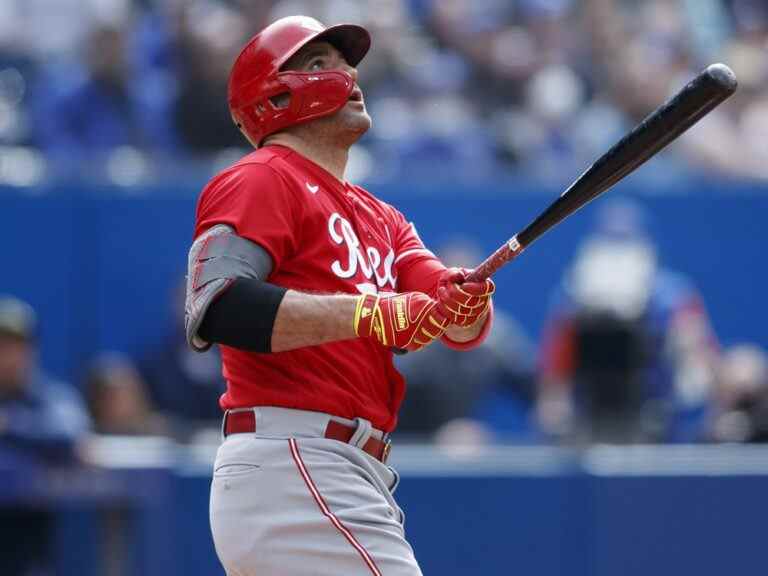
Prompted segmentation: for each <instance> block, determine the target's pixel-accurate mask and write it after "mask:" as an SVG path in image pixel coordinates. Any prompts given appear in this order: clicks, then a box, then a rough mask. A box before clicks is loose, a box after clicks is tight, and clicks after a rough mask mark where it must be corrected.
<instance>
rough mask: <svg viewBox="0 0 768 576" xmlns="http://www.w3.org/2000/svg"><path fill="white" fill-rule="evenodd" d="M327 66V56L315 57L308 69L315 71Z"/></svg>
mask: <svg viewBox="0 0 768 576" xmlns="http://www.w3.org/2000/svg"><path fill="white" fill-rule="evenodd" d="M323 68H325V58H313V59H312V60H310V62H309V67H308V70H309V71H310V72H314V71H317V70H322V69H323Z"/></svg>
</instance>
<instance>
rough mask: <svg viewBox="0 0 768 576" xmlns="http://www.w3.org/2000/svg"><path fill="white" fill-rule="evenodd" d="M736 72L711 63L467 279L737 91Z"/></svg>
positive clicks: (480, 276) (485, 273)
mask: <svg viewBox="0 0 768 576" xmlns="http://www.w3.org/2000/svg"><path fill="white" fill-rule="evenodd" d="M736 86H737V82H736V76H735V75H734V73H733V72H732V71H731V69H730V68H728V66H726V65H725V64H712V65H711V66H709V67H707V68H706V69H705V70H704V71H703V72H701V73H700V74H699V75H698V76H696V78H694V79H693V80H691V82H689V83H688V85H687V86H685V88H683V89H682V90H680V92H678V93H677V94H676V95H675V96H673V97H672V98H670V99H669V100H668V101H667V102H665V103H664V104H663V105H661V106H660V107H659V108H657V109H656V110H654V111H653V112H652V113H651V114H650V115H649V116H648V117H647V118H646V119H645V120H643V121H642V122H641V123H640V124H639V125H638V126H636V127H635V128H634V129H633V130H632V131H631V132H629V133H628V134H627V135H626V136H624V138H622V139H621V140H620V141H619V142H617V143H616V144H615V145H614V146H613V147H612V148H611V149H610V150H608V152H606V153H605V154H603V155H602V156H601V157H600V158H599V159H598V160H597V162H595V163H594V164H592V166H590V167H589V168H588V169H587V171H586V172H584V173H583V174H582V175H581V176H579V178H578V179H576V181H575V182H574V183H573V184H571V186H570V187H569V188H568V189H567V190H566V191H565V192H563V194H562V195H561V196H560V198H558V199H557V200H555V201H554V202H553V203H552V204H550V205H549V206H548V207H547V209H546V210H544V212H542V213H541V214H540V215H539V216H538V217H537V218H536V219H535V220H534V221H533V222H531V223H530V224H528V226H526V227H525V229H524V230H523V231H522V232H519V233H517V234H515V235H514V236H512V238H510V239H509V240H507V242H505V243H504V244H503V245H502V246H501V247H500V248H499V249H498V250H496V252H494V253H493V254H491V255H490V256H489V257H488V258H486V259H485V261H483V263H482V264H480V265H479V266H478V267H477V268H475V269H474V270H473V271H472V273H471V274H470V275H469V276H468V277H467V280H468V281H475V282H476V281H480V280H484V279H485V278H488V277H490V276H491V275H492V274H493V273H494V272H496V270H498V269H499V268H501V267H502V266H503V265H504V264H506V263H507V262H509V261H511V260H513V259H514V258H515V257H517V255H518V254H520V253H521V252H522V251H523V250H524V249H525V248H527V247H528V246H530V245H531V244H532V243H533V241H534V240H536V239H537V238H538V237H539V236H541V235H542V234H544V233H545V232H546V231H547V230H549V229H550V228H552V226H554V225H555V224H558V223H560V222H561V221H562V220H564V219H565V218H567V217H568V216H570V215H571V214H573V213H574V212H576V211H577V210H579V209H580V208H581V207H582V206H584V205H585V204H587V203H588V202H590V201H591V200H593V199H594V198H596V197H597V196H599V195H600V194H602V193H603V192H605V191H606V190H608V189H609V188H611V186H613V185H614V184H616V183H617V182H618V181H619V180H621V179H622V178H624V177H625V176H626V175H627V174H630V173H631V172H633V171H634V170H635V169H637V168H638V167H639V166H640V165H641V164H643V163H644V162H645V161H647V160H648V159H649V158H651V157H652V156H653V155H654V154H656V153H657V152H659V151H660V150H661V149H662V148H664V147H665V146H666V145H667V144H669V143H670V142H672V141H673V140H675V139H676V138H677V137H678V136H680V135H681V134H682V133H683V132H685V131H686V130H688V128H690V127H691V126H693V125H694V124H695V123H696V122H698V121H699V120H701V119H702V118H703V117H704V116H706V115H707V114H709V113H710V112H711V111H712V110H714V109H715V108H716V107H717V106H719V105H720V104H722V103H723V102H724V101H725V100H726V99H727V98H728V97H729V96H730V95H731V94H733V93H734V92H735V91H736Z"/></svg>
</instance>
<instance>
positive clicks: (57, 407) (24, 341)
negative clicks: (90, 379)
mask: <svg viewBox="0 0 768 576" xmlns="http://www.w3.org/2000/svg"><path fill="white" fill-rule="evenodd" d="M36 325H37V320H36V317H35V313H34V311H33V310H32V308H31V307H30V306H29V305H28V304H26V303H24V302H22V301H21V300H18V299H16V298H13V297H10V296H0V458H2V460H3V461H4V463H5V464H6V465H10V466H14V467H18V466H22V467H23V466H24V465H31V464H34V463H37V462H39V461H44V462H50V461H55V462H59V463H61V462H66V461H68V460H70V459H71V458H72V457H73V456H74V449H75V447H76V444H77V442H78V440H80V439H81V438H82V437H83V436H84V434H85V433H86V432H87V430H88V418H87V416H86V414H85V409H84V407H83V406H82V403H81V401H80V399H79V398H78V396H77V394H76V392H75V390H74V389H73V388H71V387H70V386H67V385H66V384H63V383H60V382H57V381H55V380H53V379H52V378H49V377H48V376H45V375H44V374H43V373H42V372H41V371H40V370H39V369H37V367H36V365H35V352H36V351H35V333H36ZM53 528H54V524H53V517H52V515H51V513H50V512H48V511H46V510H43V509H36V508H35V507H33V506H25V507H23V508H10V507H2V508H0V541H2V553H0V574H8V575H9V576H10V575H14V576H45V575H48V574H51V575H52V574H53V573H54V572H53V568H52V561H51V554H52V546H51V544H52V536H53V534H54V531H53Z"/></svg>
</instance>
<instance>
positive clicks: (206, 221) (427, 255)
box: [195, 146, 436, 431]
mask: <svg viewBox="0 0 768 576" xmlns="http://www.w3.org/2000/svg"><path fill="white" fill-rule="evenodd" d="M216 224H228V225H229V226H231V227H233V228H234V229H235V230H236V232H237V234H238V235H239V236H242V237H244V238H247V239H248V240H251V241H252V242H255V243H256V244H259V245H260V246H261V247H263V248H264V249H265V250H266V251H267V252H268V253H269V254H270V256H271V257H272V262H273V270H272V273H271V274H270V276H269V277H268V278H267V281H268V282H271V283H273V284H276V285H278V286H283V287H285V288H290V289H294V290H298V291H301V292H307V293H324V294H334V293H350V294H359V293H362V292H377V291H382V292H396V291H398V275H399V273H400V272H402V271H404V270H405V269H407V268H408V267H410V266H413V265H414V264H415V263H419V262H425V261H430V264H431V265H434V264H435V263H436V259H435V257H434V255H433V254H432V253H431V252H429V251H428V250H427V249H425V248H424V245H423V244H422V242H421V240H420V239H419V237H418V235H417V234H416V232H415V230H414V228H413V226H412V225H411V224H410V223H409V222H408V221H406V219H405V218H404V217H403V215H402V214H400V212H398V211H397V210H396V209H395V208H393V207H392V206H390V205H389V204H387V203H385V202H382V201H381V200H378V199H376V198H375V197H374V196H372V195H371V194H370V193H368V192H367V191H365V190H364V189H362V188H360V187H359V186H353V185H350V184H347V183H342V182H340V181H339V180H338V179H336V178H335V177H334V176H333V175H332V174H330V173H329V172H327V171H326V170H324V169H323V168H321V167H320V166H318V165H317V164H315V163H313V162H312V161H310V160H308V159H307V158H304V157H303V156H301V155H300V154H298V153H296V152H294V151H292V150H290V149H288V148H285V147H282V146H266V147H264V148H260V149H259V150H256V151H255V152H253V153H251V154H249V155H248V156H246V157H245V158H243V159H241V160H240V161H239V162H237V163H236V164H235V165H233V166H231V167H230V168H228V169H226V170H224V171H223V172H221V173H220V174H218V175H217V176H215V177H214V178H213V179H212V180H211V181H210V182H209V184H208V185H207V186H206V187H205V189H204V190H203V192H202V194H201V196H200V199H199V202H198V206H197V219H196V226H195V237H197V236H199V235H200V234H202V233H203V232H204V231H205V230H207V229H208V228H210V227H211V226H214V225H216ZM350 321H351V319H350ZM221 356H222V364H223V373H224V378H225V379H226V381H227V391H226V393H225V394H224V395H223V396H222V397H221V402H220V404H221V407H222V408H224V409H229V408H239V407H246V406H281V407H285V408H297V409H301V410H312V411H317V412H326V413H329V414H334V415H336V416H341V417H344V418H350V419H351V418H355V417H362V418H366V419H368V420H370V421H371V422H372V423H373V425H374V426H375V427H376V428H379V429H382V430H385V431H391V430H392V429H394V427H395V424H396V422H397V411H398V409H399V407H400V403H401V402H402V399H403V396H404V393H405V383H404V381H403V378H402V376H401V375H400V374H399V373H398V372H397V370H396V369H395V367H394V365H393V363H392V353H391V352H390V351H389V350H386V349H384V348H383V347H382V346H380V345H379V344H378V343H376V342H374V341H373V340H369V339H364V338H357V339H353V340H344V341H339V342H331V343H328V344H322V345H318V346H309V347H305V348H299V349H296V350H290V351H287V352H278V353H270V354H260V353H256V352H249V351H245V350H239V349H237V348H232V347H229V346H221Z"/></svg>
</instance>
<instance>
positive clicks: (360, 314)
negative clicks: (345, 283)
mask: <svg viewBox="0 0 768 576" xmlns="http://www.w3.org/2000/svg"><path fill="white" fill-rule="evenodd" d="M353 322H354V327H355V334H357V335H358V336H361V337H363V338H373V339H375V340H377V341H378V342H379V344H381V345H382V346H386V347H388V348H399V349H401V350H409V351H414V350H418V349H419V348H423V347H424V346H426V345H427V344H430V343H431V342H432V341H433V340H435V339H437V338H440V337H441V336H442V335H443V333H444V332H445V329H446V328H447V327H448V320H447V319H446V318H445V316H443V315H442V314H441V313H440V311H439V310H438V307H437V302H436V301H435V300H432V298H430V297H429V296H427V295H426V294H422V293H421V292H403V293H401V294H387V295H382V294H363V295H362V296H360V297H359V298H358V299H357V306H356V308H355V316H354V320H353Z"/></svg>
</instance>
